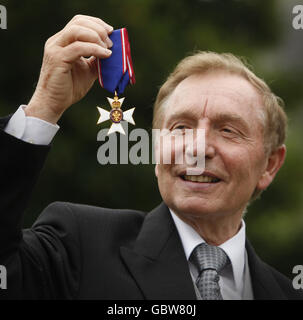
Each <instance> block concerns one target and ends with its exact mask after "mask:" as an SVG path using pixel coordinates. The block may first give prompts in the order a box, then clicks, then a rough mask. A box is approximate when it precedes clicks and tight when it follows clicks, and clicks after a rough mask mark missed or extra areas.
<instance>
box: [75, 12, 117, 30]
mask: <svg viewBox="0 0 303 320" xmlns="http://www.w3.org/2000/svg"><path fill="white" fill-rule="evenodd" d="M83 19H85V20H90V21H94V22H95V23H97V24H99V25H100V26H103V27H104V28H105V29H106V30H107V32H108V33H109V34H110V33H112V32H113V30H114V28H113V27H112V26H111V25H109V24H107V23H106V22H104V21H103V20H102V19H100V18H97V17H92V16H87V15H82V14H78V15H76V16H74V17H73V19H72V20H71V21H70V22H69V23H73V22H75V21H79V20H83Z"/></svg>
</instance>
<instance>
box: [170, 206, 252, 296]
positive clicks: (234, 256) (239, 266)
mask: <svg viewBox="0 0 303 320" xmlns="http://www.w3.org/2000/svg"><path fill="white" fill-rule="evenodd" d="M169 210H170V213H171V215H172V218H173V220H174V222H175V225H176V228H177V230H178V233H179V236H180V238H181V242H182V245H183V248H184V252H185V256H186V259H187V260H188V264H189V270H190V273H191V275H192V278H193V282H194V283H195V281H196V279H197V277H198V270H197V268H196V267H195V266H194V265H193V264H192V263H191V262H190V261H189V258H190V255H191V253H192V251H193V250H194V249H195V247H196V246H197V245H199V244H200V243H204V242H205V240H204V239H203V238H202V237H201V236H200V235H199V234H198V233H197V232H196V231H195V230H194V229H193V228H192V227H191V226H190V225H188V224H187V223H185V222H184V221H183V220H181V219H180V218H179V217H178V216H177V215H176V214H175V213H174V212H173V211H172V210H171V209H169ZM219 247H220V248H221V249H223V250H224V251H225V253H226V254H227V256H228V257H229V259H230V262H231V264H229V265H228V266H226V267H225V268H224V269H223V270H222V271H221V272H220V273H219V275H220V280H219V286H220V289H221V294H222V297H223V299H224V300H251V299H253V291H252V284H251V278H250V272H249V266H248V261H247V253H246V249H245V223H244V220H242V224H241V228H240V230H239V231H238V233H237V234H235V235H234V236H233V237H232V238H230V239H228V240H227V241H226V242H224V243H222V244H221V245H220V246H219Z"/></svg>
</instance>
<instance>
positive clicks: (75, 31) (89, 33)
mask: <svg viewBox="0 0 303 320" xmlns="http://www.w3.org/2000/svg"><path fill="white" fill-rule="evenodd" d="M76 41H82V42H91V43H96V44H99V45H100V46H103V47H105V48H107V47H108V46H107V44H106V43H104V42H103V41H102V38H101V37H100V34H98V33H97V32H96V31H95V30H92V29H89V28H86V27H83V26H79V25H71V26H69V27H68V29H66V30H65V32H63V33H62V34H61V36H60V37H58V38H57V39H56V41H55V44H56V45H58V46H61V47H65V46H67V45H69V44H71V43H72V42H76Z"/></svg>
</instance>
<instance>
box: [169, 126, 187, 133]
mask: <svg viewBox="0 0 303 320" xmlns="http://www.w3.org/2000/svg"><path fill="white" fill-rule="evenodd" d="M185 129H188V127H187V126H186V125H178V126H175V127H174V128H173V129H172V130H171V132H172V133H173V134H183V133H184V131H185Z"/></svg>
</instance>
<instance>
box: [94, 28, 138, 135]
mask: <svg viewBox="0 0 303 320" xmlns="http://www.w3.org/2000/svg"><path fill="white" fill-rule="evenodd" d="M110 39H111V40H112V42H113V46H112V48H111V49H112V55H111V56H110V57H109V58H106V59H98V60H97V65H98V77H99V83H100V85H101V87H102V88H105V89H106V90H108V91H110V92H112V93H114V94H115V96H114V98H113V99H111V98H107V100H108V102H109V104H110V106H111V107H112V109H111V111H107V110H105V109H103V108H100V107H97V109H98V111H99V113H100V117H99V120H98V122H97V124H100V123H102V122H104V121H107V120H110V121H111V122H112V125H111V127H110V129H109V131H108V133H107V135H109V134H111V133H113V132H120V133H122V134H125V132H124V129H123V127H122V125H121V121H127V122H129V123H131V124H135V122H134V119H133V112H134V110H135V108H132V109H129V110H127V111H125V112H123V111H122V109H121V107H122V103H123V101H124V99H125V98H120V99H119V97H118V94H119V95H120V94H122V93H123V92H124V90H125V88H126V87H127V85H128V84H129V83H130V84H134V83H135V75H134V70H133V65H132V60H131V54H130V45H129V40H128V34H127V30H126V29H125V28H122V29H119V30H114V31H113V32H112V34H111V35H110Z"/></svg>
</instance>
